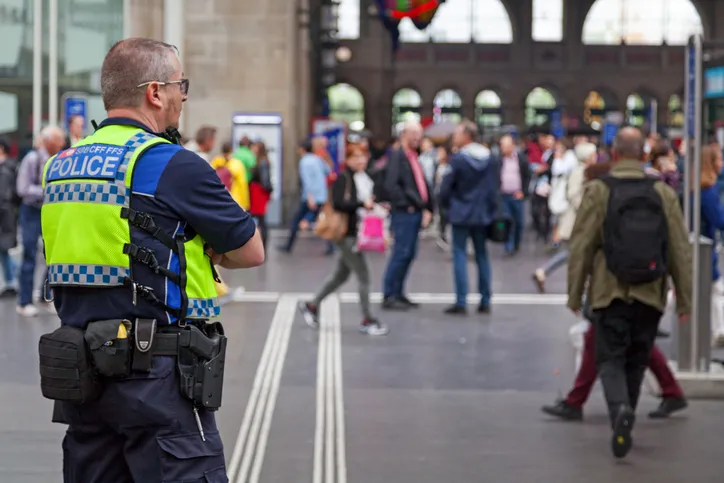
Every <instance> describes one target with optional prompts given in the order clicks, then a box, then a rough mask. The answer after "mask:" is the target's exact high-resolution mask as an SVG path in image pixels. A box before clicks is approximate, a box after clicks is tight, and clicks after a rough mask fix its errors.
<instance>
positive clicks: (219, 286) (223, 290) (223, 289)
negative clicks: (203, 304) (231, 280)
mask: <svg viewBox="0 0 724 483" xmlns="http://www.w3.org/2000/svg"><path fill="white" fill-rule="evenodd" d="M216 273H217V274H218V273H219V270H218V269H217V270H216ZM218 277H219V280H220V281H219V282H217V281H214V285H216V292H217V294H218V296H219V297H224V296H225V295H226V294H228V293H229V286H228V285H226V284H225V283H224V279H222V278H221V275H219V276H218Z"/></svg>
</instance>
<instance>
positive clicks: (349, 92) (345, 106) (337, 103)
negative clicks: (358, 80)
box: [327, 84, 365, 131]
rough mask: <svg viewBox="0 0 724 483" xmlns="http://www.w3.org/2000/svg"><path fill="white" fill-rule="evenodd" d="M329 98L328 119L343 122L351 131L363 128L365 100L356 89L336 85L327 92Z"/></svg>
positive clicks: (344, 85)
mask: <svg viewBox="0 0 724 483" xmlns="http://www.w3.org/2000/svg"><path fill="white" fill-rule="evenodd" d="M327 96H328V97H329V118H330V119H333V120H335V121H344V122H346V123H347V124H348V125H349V128H350V130H352V131H362V130H363V129H364V128H365V100H364V98H363V97H362V94H361V93H360V91H358V90H357V88H356V87H353V86H351V85H349V84H336V85H333V86H332V87H330V88H329V91H327Z"/></svg>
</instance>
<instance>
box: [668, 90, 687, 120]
mask: <svg viewBox="0 0 724 483" xmlns="http://www.w3.org/2000/svg"><path fill="white" fill-rule="evenodd" d="M668 107H669V116H668V117H669V126H670V127H681V126H683V125H684V110H683V108H682V105H681V97H680V96H679V95H677V94H674V95H673V96H671V97H669V106H668Z"/></svg>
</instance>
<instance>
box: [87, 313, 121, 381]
mask: <svg viewBox="0 0 724 483" xmlns="http://www.w3.org/2000/svg"><path fill="white" fill-rule="evenodd" d="M130 331H131V321H129V320H121V319H113V320H99V321H96V322H91V323H90V324H88V328H87V329H86V331H85V340H86V342H87V343H88V348H89V349H90V353H91V359H92V360H93V365H94V366H95V368H96V370H97V371H98V374H100V375H101V376H105V377H113V378H124V377H128V375H129V374H130V373H131V344H130V341H129V339H128V336H129V334H130Z"/></svg>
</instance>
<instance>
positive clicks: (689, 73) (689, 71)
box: [686, 45, 696, 138]
mask: <svg viewBox="0 0 724 483" xmlns="http://www.w3.org/2000/svg"><path fill="white" fill-rule="evenodd" d="M688 57H689V62H688V63H687V65H686V82H687V83H688V89H687V90H688V95H689V97H688V98H687V99H686V123H687V125H688V126H689V129H688V130H689V132H688V133H687V134H688V135H689V137H690V138H693V137H694V127H695V124H696V123H695V121H694V117H695V114H694V113H695V112H696V108H695V106H694V103H695V101H694V92H695V91H696V47H694V46H693V45H690V46H689V47H688Z"/></svg>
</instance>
